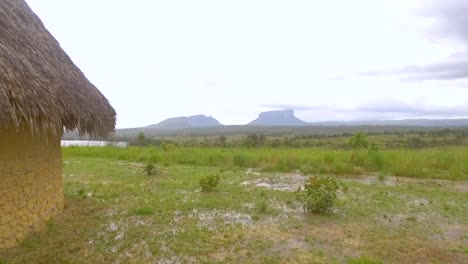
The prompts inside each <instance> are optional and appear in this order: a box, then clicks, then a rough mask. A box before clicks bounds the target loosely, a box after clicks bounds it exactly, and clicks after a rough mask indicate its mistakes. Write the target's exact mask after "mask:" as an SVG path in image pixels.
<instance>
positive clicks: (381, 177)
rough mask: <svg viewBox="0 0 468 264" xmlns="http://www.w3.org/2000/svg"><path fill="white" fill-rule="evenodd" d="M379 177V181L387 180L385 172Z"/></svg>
mask: <svg viewBox="0 0 468 264" xmlns="http://www.w3.org/2000/svg"><path fill="white" fill-rule="evenodd" d="M377 178H378V179H379V181H385V179H386V178H387V176H386V175H385V173H383V172H381V173H380V174H379V176H377Z"/></svg>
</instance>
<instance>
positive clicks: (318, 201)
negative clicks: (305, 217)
mask: <svg viewBox="0 0 468 264" xmlns="http://www.w3.org/2000/svg"><path fill="white" fill-rule="evenodd" d="M338 189H339V186H338V182H337V181H336V179H335V178H332V177H325V178H319V177H310V178H309V180H308V181H307V182H306V183H305V185H304V189H301V188H299V189H298V190H297V191H296V199H297V200H298V201H299V202H300V203H301V204H302V208H303V209H304V211H306V212H312V213H324V212H327V211H329V210H330V209H331V208H332V207H333V205H335V202H336V193H337V191H338Z"/></svg>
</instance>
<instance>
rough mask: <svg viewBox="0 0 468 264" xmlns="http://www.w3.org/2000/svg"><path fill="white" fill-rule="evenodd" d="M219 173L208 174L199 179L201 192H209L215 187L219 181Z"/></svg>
mask: <svg viewBox="0 0 468 264" xmlns="http://www.w3.org/2000/svg"><path fill="white" fill-rule="evenodd" d="M220 180H221V179H220V177H219V175H210V176H207V177H204V178H201V179H200V186H201V187H202V192H211V191H214V190H215V189H216V187H218V185H219V181H220Z"/></svg>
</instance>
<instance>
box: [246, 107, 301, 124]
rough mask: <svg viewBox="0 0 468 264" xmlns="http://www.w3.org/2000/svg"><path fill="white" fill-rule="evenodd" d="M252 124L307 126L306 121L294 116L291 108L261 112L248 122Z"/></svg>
mask: <svg viewBox="0 0 468 264" xmlns="http://www.w3.org/2000/svg"><path fill="white" fill-rule="evenodd" d="M249 125H253V126H307V125H308V123H307V122H305V121H302V120H300V119H299V118H297V117H296V116H294V110H293V109H287V110H275V111H268V112H263V113H260V114H259V115H258V118H257V119H255V120H254V121H252V122H250V123H249Z"/></svg>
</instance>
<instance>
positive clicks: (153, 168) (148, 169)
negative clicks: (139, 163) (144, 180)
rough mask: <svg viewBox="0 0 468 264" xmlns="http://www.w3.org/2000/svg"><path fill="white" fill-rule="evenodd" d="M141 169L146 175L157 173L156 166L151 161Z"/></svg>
mask: <svg viewBox="0 0 468 264" xmlns="http://www.w3.org/2000/svg"><path fill="white" fill-rule="evenodd" d="M143 170H144V172H145V174H146V175H147V176H152V175H156V174H158V168H157V167H156V166H154V164H153V163H148V164H147V165H146V166H145V167H144V168H143Z"/></svg>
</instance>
